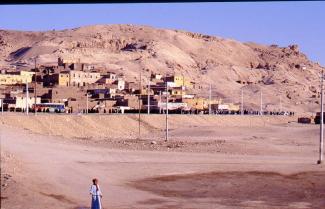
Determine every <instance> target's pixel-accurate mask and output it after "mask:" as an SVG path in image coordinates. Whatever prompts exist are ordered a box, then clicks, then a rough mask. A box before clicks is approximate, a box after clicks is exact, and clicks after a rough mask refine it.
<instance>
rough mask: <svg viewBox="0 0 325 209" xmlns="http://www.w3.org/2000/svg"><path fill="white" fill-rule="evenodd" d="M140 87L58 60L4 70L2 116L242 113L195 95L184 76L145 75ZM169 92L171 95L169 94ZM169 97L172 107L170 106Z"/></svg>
mask: <svg viewBox="0 0 325 209" xmlns="http://www.w3.org/2000/svg"><path fill="white" fill-rule="evenodd" d="M147 73H149V75H150V79H149V78H148V76H147V75H140V74H141V73H139V77H140V76H141V80H139V79H138V81H139V82H137V83H136V82H132V81H128V80H126V79H125V76H124V75H123V74H121V73H116V72H113V71H110V70H108V69H96V67H95V66H94V65H92V64H88V63H82V62H80V60H77V61H75V60H65V59H62V58H58V62H57V65H40V66H37V65H35V67H34V68H33V69H30V70H29V71H27V70H20V71H17V70H10V69H2V71H1V74H0V85H1V100H2V101H3V109H4V111H12V112H13V111H20V112H25V111H27V108H28V111H37V112H61V113H62V112H64V113H118V112H120V113H124V112H138V111H140V112H147V113H162V112H163V111H165V110H166V107H168V110H170V111H172V112H174V113H208V112H209V111H210V113H212V112H214V113H217V112H219V113H221V112H225V111H226V112H232V113H235V112H239V109H240V108H239V105H235V104H232V103H223V102H222V100H221V99H211V98H210V99H209V97H208V98H203V97H199V96H197V95H195V94H193V93H192V92H193V90H194V89H195V88H200V87H198V86H197V85H196V84H195V83H194V82H193V81H191V80H189V79H188V78H187V77H185V76H183V75H169V74H168V75H161V74H154V73H151V74H150V72H147ZM166 92H168V93H166ZM167 98H168V102H167V104H166V101H167Z"/></svg>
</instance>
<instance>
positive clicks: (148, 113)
mask: <svg viewBox="0 0 325 209" xmlns="http://www.w3.org/2000/svg"><path fill="white" fill-rule="evenodd" d="M149 114H150V77H149V81H148V115H149Z"/></svg>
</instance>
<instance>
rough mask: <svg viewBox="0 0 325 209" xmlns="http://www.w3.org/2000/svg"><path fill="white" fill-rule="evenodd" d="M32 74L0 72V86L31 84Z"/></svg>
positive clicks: (26, 72)
mask: <svg viewBox="0 0 325 209" xmlns="http://www.w3.org/2000/svg"><path fill="white" fill-rule="evenodd" d="M34 74H35V73H34V72H29V71H20V72H1V73H0V85H15V84H26V82H27V83H31V82H32V79H33V75H34Z"/></svg>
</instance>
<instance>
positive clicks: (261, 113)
mask: <svg viewBox="0 0 325 209" xmlns="http://www.w3.org/2000/svg"><path fill="white" fill-rule="evenodd" d="M260 115H263V94H262V91H261V110H260Z"/></svg>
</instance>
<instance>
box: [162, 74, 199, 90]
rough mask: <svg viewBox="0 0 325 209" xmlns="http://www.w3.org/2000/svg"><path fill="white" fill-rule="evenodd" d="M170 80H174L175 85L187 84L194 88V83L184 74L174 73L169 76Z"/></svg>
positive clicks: (188, 86)
mask: <svg viewBox="0 0 325 209" xmlns="http://www.w3.org/2000/svg"><path fill="white" fill-rule="evenodd" d="M167 81H168V82H173V83H174V84H175V87H180V86H185V87H187V88H193V86H194V85H193V83H192V82H191V81H190V80H189V79H188V78H186V77H184V76H182V75H173V76H169V77H167Z"/></svg>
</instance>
